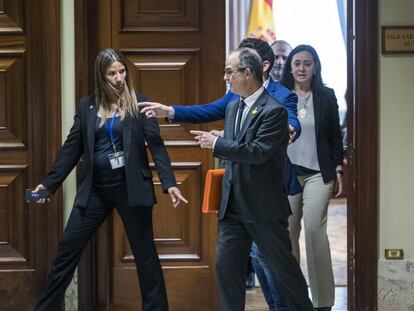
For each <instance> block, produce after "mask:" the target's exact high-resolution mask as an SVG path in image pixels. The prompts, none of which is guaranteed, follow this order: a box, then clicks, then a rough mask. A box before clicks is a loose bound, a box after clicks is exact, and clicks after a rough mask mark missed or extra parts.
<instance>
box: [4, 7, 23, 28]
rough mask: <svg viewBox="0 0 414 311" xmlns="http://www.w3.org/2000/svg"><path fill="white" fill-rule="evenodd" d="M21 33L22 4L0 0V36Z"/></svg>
mask: <svg viewBox="0 0 414 311" xmlns="http://www.w3.org/2000/svg"><path fill="white" fill-rule="evenodd" d="M1 33H23V2H22V1H21V0H0V34H1Z"/></svg>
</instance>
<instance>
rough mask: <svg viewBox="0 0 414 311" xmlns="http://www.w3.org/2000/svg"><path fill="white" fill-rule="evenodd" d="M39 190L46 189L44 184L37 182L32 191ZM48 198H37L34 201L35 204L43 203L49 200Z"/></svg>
mask: <svg viewBox="0 0 414 311" xmlns="http://www.w3.org/2000/svg"><path fill="white" fill-rule="evenodd" d="M39 190H47V189H46V187H45V186H43V185H42V184H38V185H37V186H36V188H35V189H34V190H33V191H32V192H39ZM49 201H50V199H49V198H47V199H39V200H37V201H36V203H37V204H45V203H46V202H49Z"/></svg>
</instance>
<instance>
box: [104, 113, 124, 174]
mask: <svg viewBox="0 0 414 311" xmlns="http://www.w3.org/2000/svg"><path fill="white" fill-rule="evenodd" d="M117 112H118V108H117V109H116V110H115V113H114V116H113V118H112V120H111V124H110V126H108V123H107V121H108V120H107V121H106V122H105V128H106V130H107V132H108V134H109V138H110V139H111V144H112V148H113V149H114V152H113V153H110V154H108V158H109V163H111V168H112V169H113V170H115V169H117V168H120V167H124V166H125V160H124V159H125V158H124V152H123V151H122V150H120V151H117V150H116V146H115V140H114V136H113V128H114V121H115V118H116V114H117Z"/></svg>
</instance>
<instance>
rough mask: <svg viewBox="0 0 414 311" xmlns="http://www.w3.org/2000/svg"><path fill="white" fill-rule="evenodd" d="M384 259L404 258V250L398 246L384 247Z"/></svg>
mask: <svg viewBox="0 0 414 311" xmlns="http://www.w3.org/2000/svg"><path fill="white" fill-rule="evenodd" d="M385 259H388V260H401V259H404V251H403V250H402V249H400V248H386V249H385Z"/></svg>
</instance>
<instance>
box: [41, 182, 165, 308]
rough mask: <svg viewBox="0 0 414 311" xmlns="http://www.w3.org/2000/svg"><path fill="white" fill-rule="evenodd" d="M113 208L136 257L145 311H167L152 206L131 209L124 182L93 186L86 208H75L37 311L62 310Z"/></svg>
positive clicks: (60, 243)
mask: <svg viewBox="0 0 414 311" xmlns="http://www.w3.org/2000/svg"><path fill="white" fill-rule="evenodd" d="M114 207H115V208H116V209H117V211H118V213H119V216H120V217H121V219H122V222H123V224H124V227H125V231H126V234H127V236H128V240H129V243H130V245H131V250H132V253H133V255H134V258H135V264H136V267H137V271H138V280H139V284H140V289H141V296H142V310H143V311H155V310H157V311H167V310H168V301H167V294H166V290H165V283H164V277H163V273H162V269H161V264H160V261H159V258H158V254H157V250H156V247H155V243H154V238H153V230H152V206H133V207H132V206H129V204H128V194H127V190H126V185H125V184H124V183H121V184H118V185H117V186H110V187H108V186H107V187H105V186H96V185H95V186H93V187H92V189H91V194H90V198H89V202H88V206H87V208H79V207H76V206H75V207H74V208H73V210H72V212H71V215H70V217H69V220H68V224H67V225H66V228H65V231H64V232H63V235H62V238H61V240H60V242H59V249H58V254H57V256H56V258H55V260H54V262H53V266H52V271H51V272H50V275H49V278H48V281H47V285H46V289H45V291H44V293H43V295H42V296H41V298H40V300H39V302H38V303H37V304H36V306H35V308H34V310H35V311H60V310H62V307H63V302H64V296H65V291H66V288H67V287H68V285H69V283H70V282H71V280H72V277H73V274H74V272H75V269H76V267H77V265H78V262H79V260H80V257H81V255H82V252H83V250H84V248H85V246H86V244H87V242H88V240H89V239H90V238H91V236H92V235H93V234H94V233H95V232H96V230H97V229H98V227H99V226H100V225H101V224H102V223H103V221H104V220H105V219H106V217H107V216H108V215H109V214H110V213H111V211H112V210H113V208H114Z"/></svg>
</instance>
